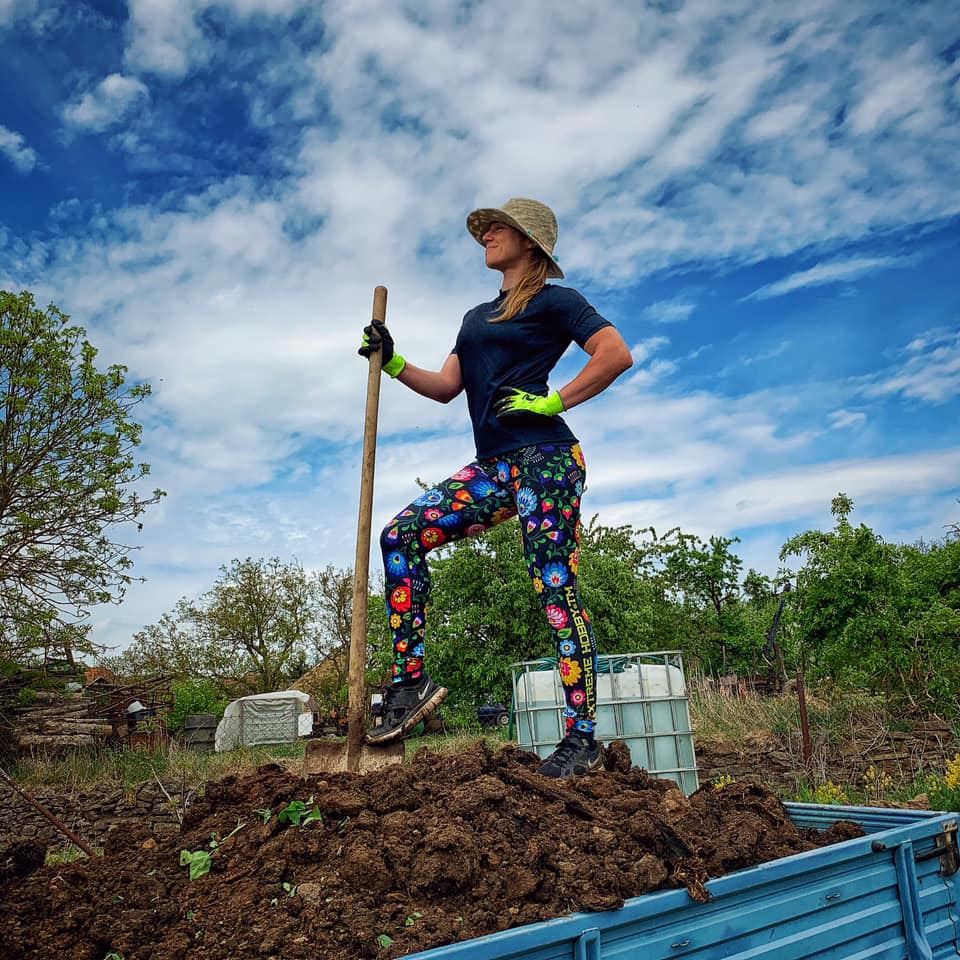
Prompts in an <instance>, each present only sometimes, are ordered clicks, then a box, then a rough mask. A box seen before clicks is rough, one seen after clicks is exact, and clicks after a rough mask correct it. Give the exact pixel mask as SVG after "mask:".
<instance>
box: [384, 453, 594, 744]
mask: <svg viewBox="0 0 960 960" xmlns="http://www.w3.org/2000/svg"><path fill="white" fill-rule="evenodd" d="M585 479H586V465H585V463H584V460H583V453H582V452H581V450H580V444H578V443H574V444H539V445H536V446H530V447H522V448H520V449H519V450H513V451H511V452H510V453H505V454H501V455H500V456H498V457H493V458H490V459H480V460H475V461H473V462H472V463H470V464H468V465H467V466H465V467H464V468H463V469H462V470H458V471H457V472H456V473H455V474H453V476H452V477H450V478H449V479H448V480H445V481H444V482H443V483H440V484H438V485H437V486H435V487H433V488H431V489H430V490H427V491H426V492H425V493H423V494H422V495H421V496H419V497H417V499H416V500H414V501H413V503H411V504H410V505H409V506H408V507H407V508H406V509H404V510H401V511H400V513H398V514H397V515H396V516H395V517H394V518H393V519H392V520H391V521H390V522H389V523H388V524H387V526H386V527H385V528H384V530H383V533H382V534H381V536H380V547H381V549H382V551H383V566H384V572H385V576H386V602H387V618H388V619H389V622H390V628H391V630H392V632H393V649H394V660H393V680H394V682H396V683H399V682H402V681H408V680H415V679H417V678H418V677H420V676H421V675H422V673H423V669H424V666H423V658H424V643H423V640H424V628H425V625H426V621H425V615H424V608H425V606H426V603H427V600H428V598H429V595H430V572H429V570H428V568H427V560H426V555H427V553H428V552H429V551H430V550H433V549H434V548H436V547H439V546H440V545H441V544H444V543H450V542H451V541H454V540H460V539H462V538H464V537H472V536H477V535H478V534H481V533H484V532H485V531H487V530H489V529H490V528H491V527H493V526H495V525H496V524H498V523H503V521H504V520H509V519H510V518H511V517H515V516H519V518H520V529H521V532H522V535H523V547H524V556H525V559H526V562H527V569H528V571H529V573H530V577H531V579H532V580H533V588H534V590H535V591H536V592H537V594H538V596H539V598H540V601H541V603H542V605H543V609H544V613H545V614H546V618H547V623H548V624H549V627H550V630H551V633H552V634H553V638H554V641H555V644H556V652H557V660H558V664H559V669H560V678H561V681H562V683H563V691H564V696H565V699H566V710H565V719H566V730H567V732H568V733H569V732H571V731H573V730H575V731H577V732H578V733H582V734H586V735H588V736H592V735H593V731H594V726H595V723H596V710H597V704H596V675H597V651H596V643H595V641H594V636H593V628H592V626H591V625H590V618H589V616H588V615H587V611H586V610H585V609H584V607H583V604H582V603H581V601H580V593H579V590H578V587H577V570H578V568H579V565H580V546H579V542H580V496H581V494H582V493H583V485H584V481H585Z"/></svg>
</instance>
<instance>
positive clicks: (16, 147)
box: [0, 124, 37, 173]
mask: <svg viewBox="0 0 960 960" xmlns="http://www.w3.org/2000/svg"><path fill="white" fill-rule="evenodd" d="M0 154H2V155H3V156H5V157H6V158H7V160H9V161H10V163H12V164H13V166H14V167H15V168H16V169H17V170H18V171H19V172H20V173H30V171H31V170H33V168H34V167H36V165H37V154H36V152H35V151H34V150H32V149H31V148H30V147H28V146H27V142H26V140H24V139H23V137H22V136H21V135H20V134H19V133H17V132H16V131H15V130H10V129H9V128H7V127H5V126H3V124H0Z"/></svg>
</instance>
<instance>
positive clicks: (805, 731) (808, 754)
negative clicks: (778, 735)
mask: <svg viewBox="0 0 960 960" xmlns="http://www.w3.org/2000/svg"><path fill="white" fill-rule="evenodd" d="M797 703H798V704H799V706H800V740H801V743H802V745H803V747H802V749H803V763H804V766H806V767H809V766H810V762H811V760H813V745H812V744H811V743H810V718H809V717H808V716H807V691H806V688H805V687H804V685H803V670H801V669H799V668H798V669H797Z"/></svg>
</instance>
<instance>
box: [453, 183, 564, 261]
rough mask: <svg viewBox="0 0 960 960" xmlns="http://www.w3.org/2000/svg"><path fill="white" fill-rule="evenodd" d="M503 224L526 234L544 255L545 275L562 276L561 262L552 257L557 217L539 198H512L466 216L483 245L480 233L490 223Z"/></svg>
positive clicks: (555, 242)
mask: <svg viewBox="0 0 960 960" xmlns="http://www.w3.org/2000/svg"><path fill="white" fill-rule="evenodd" d="M496 222H499V223H506V224H507V225H509V226H511V227H513V228H514V229H515V230H519V231H520V232H521V233H522V234H524V235H525V236H528V237H529V238H530V239H531V240H532V241H533V242H534V243H535V244H536V245H537V246H538V247H539V248H540V249H541V250H542V251H543V252H544V253H545V254H546V255H547V276H548V277H556V278H557V279H558V280H562V279H563V271H562V270H561V269H560V263H559V261H558V260H557V258H556V256H554V253H553V248H554V247H555V246H556V245H557V218H556V217H555V216H554V214H553V211H552V210H551V209H550V208H549V207H548V206H547V205H546V204H545V203H540V202H539V201H538V200H528V199H527V198H526V197H513V198H512V199H510V200H508V201H507V202H506V203H505V204H504V205H503V206H502V207H499V208H497V207H480V208H479V209H478V210H474V211H473V213H471V214H470V216H468V217H467V229H468V230H469V231H470V233H471V234H472V235H473V238H474V239H475V240H476V241H477V243H479V244H480V245H481V246H483V235H484V234H485V233H486V232H487V230H488V228H489V227H490V224H491V223H496Z"/></svg>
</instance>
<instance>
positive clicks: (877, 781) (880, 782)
mask: <svg viewBox="0 0 960 960" xmlns="http://www.w3.org/2000/svg"><path fill="white" fill-rule="evenodd" d="M863 785H864V789H865V790H866V793H867V797H868V798H869V799H870V800H872V801H873V802H874V803H879V802H880V801H881V800H883V798H884V797H885V796H886V795H887V793H888V791H889V790H890V789H891V788H892V787H893V777H891V776H890V774H889V773H886V772H885V771H884V770H882V769H880V767H877V766H875V765H874V764H872V763H871V764H870V766H869V767H867V769H866V771H865V772H864V774H863Z"/></svg>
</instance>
